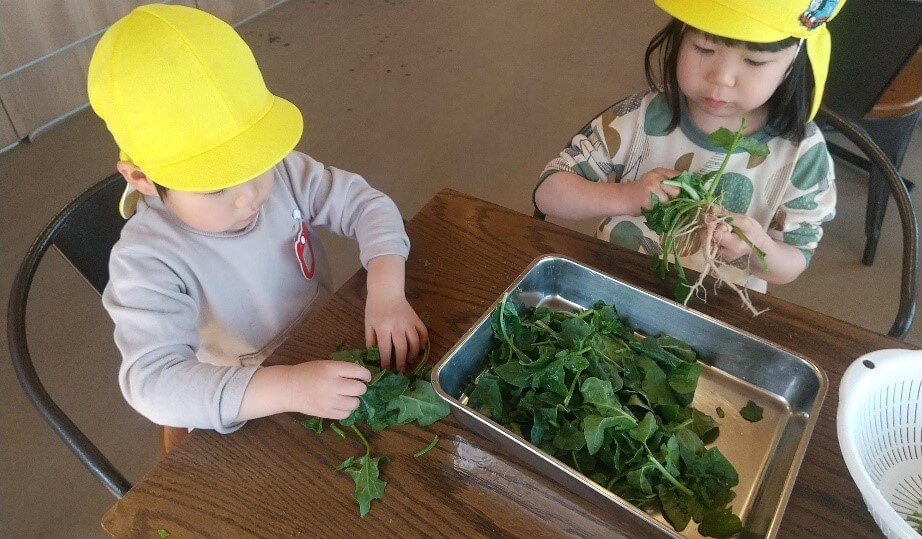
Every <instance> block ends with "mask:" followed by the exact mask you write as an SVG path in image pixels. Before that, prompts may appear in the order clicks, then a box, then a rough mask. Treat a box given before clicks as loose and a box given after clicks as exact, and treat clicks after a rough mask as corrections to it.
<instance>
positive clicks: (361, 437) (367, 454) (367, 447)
mask: <svg viewBox="0 0 922 539" xmlns="http://www.w3.org/2000/svg"><path fill="white" fill-rule="evenodd" d="M352 430H353V431H355V434H356V435H358V437H359V440H362V445H364V446H365V462H368V458H369V457H371V446H370V445H368V440H366V439H365V435H363V434H362V431H360V430H359V429H358V427H356V426H355V425H352Z"/></svg>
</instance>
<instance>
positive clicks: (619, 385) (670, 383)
mask: <svg viewBox="0 0 922 539" xmlns="http://www.w3.org/2000/svg"><path fill="white" fill-rule="evenodd" d="M490 322H491V327H492V329H493V335H494V337H495V341H496V342H495V347H494V349H493V351H491V352H490V354H489V356H488V358H487V366H486V368H485V370H484V371H483V372H482V373H481V374H480V375H479V376H478V377H477V378H476V380H475V381H474V382H473V383H474V385H473V387H470V388H468V391H467V393H468V395H469V400H468V405H469V406H470V407H471V408H473V409H475V410H478V411H479V412H481V413H483V414H484V415H488V416H489V417H491V418H492V419H493V420H494V421H496V422H497V423H499V424H501V425H503V426H504V427H506V428H507V429H509V430H510V431H512V432H514V433H515V434H517V435H518V436H520V437H522V438H524V439H526V440H528V441H530V442H531V443H532V444H533V445H535V446H537V447H538V448H540V449H542V450H543V451H544V452H546V453H548V454H550V455H551V456H553V457H555V458H557V459H558V460H560V461H561V462H564V463H566V464H568V465H572V466H573V468H575V469H576V470H577V471H579V472H580V473H582V474H584V475H586V476H587V477H589V478H590V479H592V480H593V481H595V482H596V483H598V484H599V485H601V486H603V487H605V488H607V489H608V490H610V491H612V492H614V493H615V494H617V495H618V496H621V497H622V498H623V499H625V500H627V501H628V502H630V503H632V504H634V505H636V506H638V507H641V508H644V509H646V508H657V509H659V510H660V511H661V512H662V514H663V515H664V516H665V517H666V519H667V520H668V521H669V523H670V524H672V526H673V527H674V528H675V529H676V530H678V531H681V530H684V529H685V528H686V526H687V525H688V523H689V521H691V520H694V521H695V522H698V523H699V526H698V532H699V533H701V534H702V535H705V536H711V537H729V536H732V535H734V534H736V533H739V532H740V531H741V530H742V523H741V521H740V519H739V517H738V516H736V515H734V514H733V511H732V508H730V507H729V504H730V502H731V501H732V500H733V498H734V496H735V494H734V492H733V490H732V488H733V487H734V486H736V485H737V483H738V480H739V478H738V476H737V472H736V469H735V468H734V467H733V465H732V464H731V463H730V462H729V461H728V460H727V459H726V458H725V457H724V456H723V454H721V452H720V451H719V450H718V449H717V448H716V447H712V448H706V447H705V440H711V439H713V438H714V437H716V435H717V432H718V430H717V429H718V426H717V423H716V422H715V421H714V420H713V419H712V418H711V417H710V416H708V415H707V414H705V413H703V412H701V411H699V410H697V409H695V408H694V407H692V406H691V402H692V400H693V399H694V395H695V390H696V389H697V384H698V377H699V375H700V373H701V365H700V364H699V363H698V362H697V358H696V354H695V352H694V351H693V350H692V349H691V348H690V347H689V346H688V345H687V344H685V343H684V342H682V341H680V340H678V339H675V338H672V337H670V336H668V335H661V336H659V337H647V338H639V337H638V336H637V335H636V334H635V333H634V331H633V330H632V329H631V328H629V327H627V326H626V325H625V324H623V323H622V321H621V320H620V319H619V317H618V313H617V312H616V311H615V307H614V306H612V305H606V304H604V303H603V302H598V303H596V304H595V305H593V306H592V307H591V308H589V309H585V310H583V311H579V312H568V311H551V310H548V309H547V308H544V307H539V308H533V309H529V310H528V311H526V313H525V314H524V315H522V316H520V315H519V314H518V312H517V310H516V308H515V307H514V306H513V304H512V302H511V301H509V300H508V298H507V297H505V296H504V297H503V299H502V301H501V302H500V303H499V305H498V306H497V307H496V309H495V310H494V311H493V314H492V316H491V320H490Z"/></svg>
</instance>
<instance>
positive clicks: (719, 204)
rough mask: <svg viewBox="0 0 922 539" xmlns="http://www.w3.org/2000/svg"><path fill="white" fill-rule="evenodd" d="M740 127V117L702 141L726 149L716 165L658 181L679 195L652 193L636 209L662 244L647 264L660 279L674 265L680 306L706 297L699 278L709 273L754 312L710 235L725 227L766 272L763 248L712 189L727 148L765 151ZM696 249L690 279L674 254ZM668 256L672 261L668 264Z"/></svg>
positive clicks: (726, 157) (729, 150)
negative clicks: (698, 257)
mask: <svg viewBox="0 0 922 539" xmlns="http://www.w3.org/2000/svg"><path fill="white" fill-rule="evenodd" d="M744 128H745V122H743V123H742V124H741V125H740V128H739V130H737V131H736V132H735V133H734V132H731V131H730V130H729V129H726V128H724V127H721V128H720V129H718V130H717V131H714V132H713V133H711V134H710V135H709V136H708V141H709V142H710V143H711V144H713V145H714V146H717V147H719V148H724V149H725V150H727V153H726V154H725V155H724V159H723V161H722V162H721V164H720V168H718V169H717V170H714V171H711V172H707V173H705V174H698V173H689V172H688V171H685V172H682V174H680V175H679V176H676V177H675V178H672V179H669V180H666V181H664V182H663V184H664V185H671V186H674V187H678V188H679V189H680V191H679V194H678V195H677V196H676V197H674V198H671V199H669V200H667V201H666V202H660V201H659V199H658V198H657V197H656V196H655V195H651V198H652V203H653V204H652V207H651V208H650V209H649V210H646V209H644V210H642V212H641V213H642V214H643V216H644V219H645V222H646V225H647V227H648V228H649V229H650V230H652V231H653V232H654V233H656V234H658V235H659V238H660V239H659V243H660V247H662V254H654V255H653V259H652V260H651V268H652V269H653V271H654V272H655V273H657V274H658V275H659V276H660V277H661V278H665V277H666V274H667V273H668V272H669V268H670V265H674V266H675V271H676V276H677V282H676V285H675V288H674V289H673V295H674V297H675V299H676V301H678V302H680V303H682V304H683V305H687V304H688V300H689V299H691V297H692V295H693V294H694V295H696V296H699V297H701V298H702V299H704V298H705V297H706V291H705V289H704V279H705V277H707V276H708V275H710V276H712V277H714V278H715V279H716V281H717V282H716V284H715V287H716V286H719V285H720V284H722V283H726V284H727V285H728V286H729V287H730V288H732V289H733V290H734V291H735V292H736V293H737V294H739V296H740V298H741V299H742V300H743V304H744V305H745V306H746V307H747V308H749V310H750V311H752V313H753V314H758V313H759V311H757V310H756V309H755V307H753V305H752V302H751V301H750V300H749V294H748V293H747V289H746V288H745V287H743V286H739V285H737V284H736V283H735V282H733V279H732V278H731V277H730V276H728V275H727V266H728V263H727V262H726V261H724V260H721V259H720V257H719V256H718V253H719V251H720V244H719V243H718V242H717V239H716V238H715V236H714V233H715V231H716V230H717V229H718V228H719V227H720V226H722V225H725V226H727V227H729V228H730V230H731V231H732V233H733V234H735V235H737V236H738V237H739V238H740V240H742V241H744V242H745V243H746V244H747V245H749V247H750V248H751V249H752V252H753V253H754V254H755V255H756V256H757V257H758V258H759V261H760V262H761V263H762V267H763V270H764V271H768V268H766V267H765V253H764V252H763V251H762V250H761V249H759V248H758V247H756V246H755V245H753V243H752V242H751V241H750V240H749V238H748V237H746V234H745V233H743V231H742V230H740V229H739V228H738V227H736V226H734V225H733V218H732V217H731V216H729V215H728V214H727V212H726V210H725V209H724V208H723V192H722V191H721V190H719V189H718V186H719V185H720V180H721V177H722V176H723V174H724V171H725V169H726V167H727V162H728V161H729V159H730V155H732V154H733V150H735V149H736V148H741V149H743V150H745V151H746V152H748V153H749V154H750V155H753V156H766V155H768V146H766V145H765V144H764V143H763V142H760V141H758V140H756V139H754V138H750V137H746V136H744V135H743V129H744ZM709 223H711V226H709ZM699 249H700V250H701V251H702V258H703V260H704V268H702V270H701V275H700V276H699V277H698V280H697V281H695V283H694V284H690V283H689V281H688V278H687V277H686V276H685V270H684V269H683V268H682V264H681V263H680V262H679V257H680V256H688V255H691V254H694V253H695V252H697V251H698V250H699ZM670 259H671V260H672V264H670ZM747 271H748V269H747Z"/></svg>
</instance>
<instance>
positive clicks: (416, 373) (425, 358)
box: [410, 340, 432, 378]
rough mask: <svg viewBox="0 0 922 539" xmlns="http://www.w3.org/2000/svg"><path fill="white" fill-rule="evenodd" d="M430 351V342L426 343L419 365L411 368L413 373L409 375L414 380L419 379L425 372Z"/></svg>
mask: <svg viewBox="0 0 922 539" xmlns="http://www.w3.org/2000/svg"><path fill="white" fill-rule="evenodd" d="M431 349H432V341H431V340H427V341H426V350H425V351H424V352H423V358H422V359H421V360H419V363H417V364H416V367H414V368H413V372H412V373H410V375H411V376H413V377H414V378H416V377H419V375H420V374H422V373H423V371H424V370H426V364H427V363H429V351H430V350H431Z"/></svg>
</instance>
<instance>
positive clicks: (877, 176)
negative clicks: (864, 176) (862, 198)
mask: <svg viewBox="0 0 922 539" xmlns="http://www.w3.org/2000/svg"><path fill="white" fill-rule="evenodd" d="M888 202H890V187H889V186H888V185H887V181H886V179H884V178H883V177H882V176H881V172H880V169H878V168H877V167H875V166H873V165H872V166H871V174H870V175H869V177H868V206H867V210H866V213H865V218H864V235H865V237H866V238H867V240H866V241H865V244H864V256H863V257H862V258H861V262H862V263H864V265H865V266H871V265H873V264H874V255H876V254H877V243H878V241H880V228H881V225H883V222H884V214H885V213H887V203H888Z"/></svg>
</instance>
